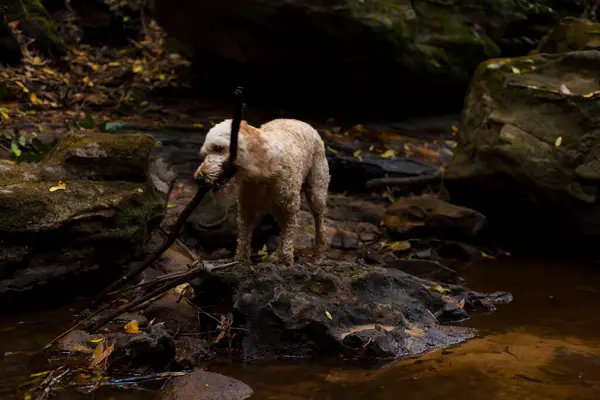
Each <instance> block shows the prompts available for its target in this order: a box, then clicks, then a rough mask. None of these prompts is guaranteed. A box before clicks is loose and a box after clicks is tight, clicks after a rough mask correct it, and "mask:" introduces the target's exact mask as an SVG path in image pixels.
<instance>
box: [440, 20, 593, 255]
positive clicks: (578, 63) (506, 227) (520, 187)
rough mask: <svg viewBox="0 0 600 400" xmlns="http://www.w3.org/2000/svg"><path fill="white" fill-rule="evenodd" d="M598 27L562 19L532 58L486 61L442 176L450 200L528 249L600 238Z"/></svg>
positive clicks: (474, 85)
mask: <svg viewBox="0 0 600 400" xmlns="http://www.w3.org/2000/svg"><path fill="white" fill-rule="evenodd" d="M598 31H600V24H595V23H591V22H589V21H578V20H573V19H569V20H566V21H563V22H562V23H561V24H559V25H558V26H557V28H556V29H555V30H554V31H553V32H552V33H550V34H549V35H548V37H547V38H546V39H545V40H544V41H543V43H541V44H540V49H539V52H538V54H532V55H529V56H526V57H519V58H514V59H492V60H489V61H486V62H484V63H482V64H481V65H480V66H479V68H478V70H477V72H476V74H475V76H474V77H473V80H472V84H471V88H470V91H469V94H468V96H467V99H466V103H465V110H464V113H463V121H462V128H461V132H460V135H459V141H458V145H457V147H456V149H455V156H454V160H453V162H452V164H451V165H450V166H449V167H448V170H447V174H446V175H447V177H448V180H447V182H448V188H449V190H450V192H451V195H452V200H453V202H457V204H463V205H465V206H469V207H473V208H475V209H477V210H480V211H481V212H483V213H485V214H486V215H487V216H488V218H489V225H490V226H493V227H496V228H498V230H500V231H501V232H502V233H503V234H504V236H505V237H507V238H510V239H513V241H514V242H515V243H518V242H521V243H524V244H525V246H527V247H528V248H529V249H531V247H532V246H533V245H535V244H539V245H542V246H544V250H546V249H547V248H548V246H549V245H552V246H553V248H554V249H556V250H559V249H561V248H563V249H567V248H572V245H575V244H577V242H578V240H579V241H581V240H582V239H589V240H591V241H594V240H597V238H598V237H600V208H599V207H598V204H599V203H598V181H600V173H599V172H598V171H600V168H598V167H599V166H600V130H599V129H598V121H597V114H598V111H599V110H600V108H599V102H598V93H600V51H598V47H597V41H598V39H597V34H596V33H597V32H598ZM572 49H574V50H575V51H572ZM561 51H566V52H564V53H561ZM575 239H578V240H575ZM583 243H585V242H582V244H583ZM557 245H558V246H557ZM582 247H586V246H585V245H584V246H582Z"/></svg>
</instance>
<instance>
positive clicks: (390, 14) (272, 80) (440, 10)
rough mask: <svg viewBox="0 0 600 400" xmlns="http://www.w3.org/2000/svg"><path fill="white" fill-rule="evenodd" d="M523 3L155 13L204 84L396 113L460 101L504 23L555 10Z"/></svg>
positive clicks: (192, 5) (380, 0)
mask: <svg viewBox="0 0 600 400" xmlns="http://www.w3.org/2000/svg"><path fill="white" fill-rule="evenodd" d="M516 3H518V4H516ZM521 3H522V2H513V1H509V0H497V1H491V2H484V3H481V2H480V3H477V2H458V3H457V2H446V1H433V0H414V1H409V0H377V1H360V0H335V1H328V2H324V1H322V0H302V1H294V2H288V1H281V0H267V1H264V0H246V1H241V0H224V1H223V0H219V1H216V0H209V1H202V2H198V1H192V0H182V1H180V2H179V3H178V6H177V7H172V4H171V3H170V2H169V1H166V0H155V1H154V2H153V3H152V10H153V13H154V16H155V18H156V19H157V21H158V22H159V23H160V24H161V25H162V26H163V27H164V28H165V29H166V30H167V32H168V33H169V34H170V36H172V37H174V38H176V39H177V40H178V41H179V42H180V43H181V44H182V45H183V46H184V47H185V48H186V49H188V51H189V55H191V56H192V57H194V59H195V60H197V61H198V62H197V63H196V64H195V65H197V66H198V68H199V70H200V72H201V73H202V74H203V75H201V76H205V77H206V82H205V83H206V86H205V87H210V86H211V84H214V86H215V87H218V86H224V87H229V85H230V83H229V82H227V83H225V82H224V81H223V80H221V79H220V77H221V76H231V75H236V76H237V75H240V74H242V76H244V78H245V79H244V80H245V81H247V86H249V87H250V88H252V92H253V94H254V93H256V94H255V96H256V97H257V98H260V97H262V98H269V97H272V98H276V99H277V101H278V103H279V104H278V106H281V102H282V101H286V100H289V99H297V102H303V103H306V102H309V103H310V104H311V105H312V107H319V106H320V105H321V104H323V105H325V104H327V109H328V110H331V108H332V107H335V106H336V105H338V104H343V106H347V105H354V106H355V107H361V106H365V105H369V106H371V107H375V104H376V105H377V107H379V106H380V105H385V104H386V103H388V104H389V106H390V107H393V108H394V110H395V113H396V114H398V113H402V112H403V111H405V112H406V113H410V112H411V111H414V110H415V109H417V108H423V107H429V108H431V107H434V106H436V105H442V106H443V107H445V108H446V109H448V108H449V107H452V106H449V105H448V104H444V103H445V102H447V101H448V100H449V99H452V100H458V101H456V103H459V102H460V98H461V97H462V96H463V94H464V92H463V90H464V89H466V87H467V85H468V82H469V79H470V76H471V74H472V73H473V71H474V70H475V68H476V67H477V65H478V64H479V63H480V62H481V61H483V60H485V59H487V58H490V57H498V56H500V55H501V52H502V51H503V50H505V49H506V47H507V46H510V43H509V42H510V41H511V40H513V38H512V37H508V38H507V37H506V35H504V36H503V34H502V32H503V31H504V28H505V27H507V26H508V25H510V24H511V23H512V22H515V21H517V22H521V21H526V22H527V21H528V18H529V17H531V16H536V15H538V14H544V15H545V16H547V15H546V14H548V13H550V11H547V10H546V9H547V7H545V8H544V7H541V8H540V9H534V8H531V9H530V8H527V7H523V6H522V4H521ZM542 3H552V2H551V1H544V2H542ZM553 8H555V9H557V10H560V7H553ZM545 10H546V11H545ZM549 18H550V20H551V21H552V22H551V23H553V19H552V18H554V17H549ZM540 23H541V22H540ZM529 25H531V26H536V27H538V28H539V26H540V25H539V24H537V23H530V24H529ZM541 26H542V28H544V29H549V28H550V27H551V25H548V23H547V22H545V23H541ZM527 27H528V25H527V24H525V28H527ZM525 28H524V29H520V30H519V32H520V33H519V37H517V38H514V39H515V40H517V39H518V40H521V39H520V36H523V35H527V36H531V37H530V38H528V40H529V42H530V44H528V46H529V47H528V49H527V50H526V51H529V50H532V49H533V48H534V47H535V44H536V41H537V40H538V39H539V38H541V37H542V34H540V33H539V32H538V30H535V31H531V32H530V31H529V30H527V29H525ZM542 30H543V29H542ZM546 32H547V30H546V31H545V32H544V34H545V33H546ZM504 39H506V40H504ZM224 71H227V72H224ZM281 82H285V85H286V90H282V85H281ZM254 88H255V89H254ZM390 92H396V93H403V94H404V93H410V101H408V102H404V104H403V106H402V107H398V102H396V101H394V102H390V101H389V93H390ZM384 94H385V96H382V95H384ZM340 107H341V106H340Z"/></svg>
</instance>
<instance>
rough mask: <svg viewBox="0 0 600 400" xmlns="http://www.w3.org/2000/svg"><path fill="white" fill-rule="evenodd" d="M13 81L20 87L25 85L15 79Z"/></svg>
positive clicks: (22, 87)
mask: <svg viewBox="0 0 600 400" xmlns="http://www.w3.org/2000/svg"><path fill="white" fill-rule="evenodd" d="M15 83H16V84H17V86H18V87H20V88H21V89H25V85H23V82H20V81H15Z"/></svg>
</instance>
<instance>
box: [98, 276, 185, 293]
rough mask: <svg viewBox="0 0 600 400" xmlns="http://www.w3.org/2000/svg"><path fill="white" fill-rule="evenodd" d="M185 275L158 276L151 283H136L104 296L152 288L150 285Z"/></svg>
mask: <svg viewBox="0 0 600 400" xmlns="http://www.w3.org/2000/svg"><path fill="white" fill-rule="evenodd" d="M186 273H187V272H173V273H171V274H166V275H161V276H159V277H158V278H156V279H152V280H151V281H147V282H142V283H138V284H137V285H135V286H130V287H126V288H123V289H120V290H115V291H114V292H110V293H107V294H106V295H107V296H112V295H113V294H118V293H126V292H129V291H132V290H135V289H139V288H142V287H146V286H152V285H155V284H157V283H161V282H164V281H168V280H171V279H174V278H179V277H180V276H181V275H183V274H186Z"/></svg>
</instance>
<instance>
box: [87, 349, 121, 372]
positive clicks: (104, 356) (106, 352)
mask: <svg viewBox="0 0 600 400" xmlns="http://www.w3.org/2000/svg"><path fill="white" fill-rule="evenodd" d="M114 349H115V345H114V344H111V345H110V346H108V347H107V348H106V350H104V351H103V352H102V353H101V354H100V355H99V356H98V357H94V361H92V363H91V364H90V365H89V367H88V368H89V369H92V368H95V367H96V366H98V365H99V364H100V363H101V362H102V361H104V360H106V359H107V358H108V356H110V355H111V353H112V352H113V350H114ZM94 356H95V352H94Z"/></svg>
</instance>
